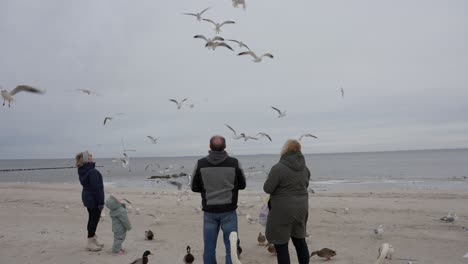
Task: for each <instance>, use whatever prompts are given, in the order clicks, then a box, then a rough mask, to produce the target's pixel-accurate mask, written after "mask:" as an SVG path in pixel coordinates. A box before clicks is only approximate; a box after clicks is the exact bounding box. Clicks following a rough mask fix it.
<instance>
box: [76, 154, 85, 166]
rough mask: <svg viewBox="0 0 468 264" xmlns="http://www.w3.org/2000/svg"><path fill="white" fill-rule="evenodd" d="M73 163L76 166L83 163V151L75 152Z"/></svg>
mask: <svg viewBox="0 0 468 264" xmlns="http://www.w3.org/2000/svg"><path fill="white" fill-rule="evenodd" d="M75 165H76V167H77V168H79V167H81V166H83V165H84V161H83V152H80V153H78V154H76V156H75Z"/></svg>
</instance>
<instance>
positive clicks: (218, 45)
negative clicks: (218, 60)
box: [205, 42, 234, 51]
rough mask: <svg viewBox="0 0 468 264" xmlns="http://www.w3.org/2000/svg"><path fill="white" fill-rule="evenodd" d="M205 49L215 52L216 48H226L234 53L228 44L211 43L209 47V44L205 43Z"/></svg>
mask: <svg viewBox="0 0 468 264" xmlns="http://www.w3.org/2000/svg"><path fill="white" fill-rule="evenodd" d="M205 47H207V48H209V47H211V49H212V50H215V49H216V48H217V47H226V48H228V49H230V50H232V51H234V50H233V49H232V48H231V46H229V45H228V44H226V43H224V42H213V43H212V44H211V45H209V43H206V45H205Z"/></svg>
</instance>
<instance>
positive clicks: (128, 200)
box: [122, 198, 132, 204]
mask: <svg viewBox="0 0 468 264" xmlns="http://www.w3.org/2000/svg"><path fill="white" fill-rule="evenodd" d="M122 200H124V201H126V202H127V203H128V204H132V203H131V202H130V201H129V200H127V199H125V198H123V199H122Z"/></svg>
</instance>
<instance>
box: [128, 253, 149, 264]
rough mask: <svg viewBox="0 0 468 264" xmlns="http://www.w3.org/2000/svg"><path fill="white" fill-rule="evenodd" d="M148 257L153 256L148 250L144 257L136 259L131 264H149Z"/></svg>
mask: <svg viewBox="0 0 468 264" xmlns="http://www.w3.org/2000/svg"><path fill="white" fill-rule="evenodd" d="M148 255H153V254H151V252H150V251H149V250H146V251H145V252H144V253H143V257H141V258H138V259H135V260H134V261H133V262H131V263H130V264H148Z"/></svg>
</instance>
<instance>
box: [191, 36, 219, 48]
mask: <svg viewBox="0 0 468 264" xmlns="http://www.w3.org/2000/svg"><path fill="white" fill-rule="evenodd" d="M193 38H196V39H203V40H205V42H206V44H205V47H207V48H209V49H213V50H214V48H213V47H212V46H213V43H215V41H224V39H223V38H222V37H218V36H215V37H214V38H212V39H211V38H207V37H205V36H203V35H195V36H193Z"/></svg>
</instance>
